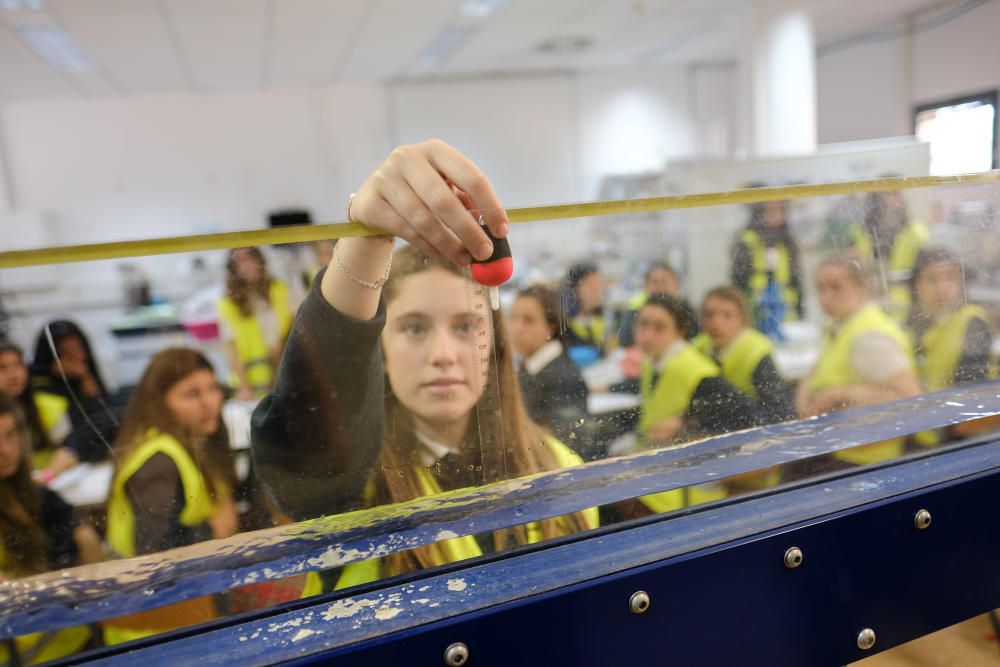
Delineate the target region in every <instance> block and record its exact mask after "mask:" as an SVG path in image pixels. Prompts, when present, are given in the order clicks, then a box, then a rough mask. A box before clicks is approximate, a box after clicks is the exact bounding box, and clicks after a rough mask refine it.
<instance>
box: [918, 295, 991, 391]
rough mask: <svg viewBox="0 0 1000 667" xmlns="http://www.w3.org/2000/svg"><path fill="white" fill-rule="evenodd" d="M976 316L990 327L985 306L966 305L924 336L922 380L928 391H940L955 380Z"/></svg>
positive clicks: (920, 362) (921, 366) (921, 345)
mask: <svg viewBox="0 0 1000 667" xmlns="http://www.w3.org/2000/svg"><path fill="white" fill-rule="evenodd" d="M973 319H980V320H982V321H983V322H985V323H986V326H987V327H988V326H989V325H990V319H989V316H988V315H987V314H986V310H985V309H983V308H982V307H980V306H975V305H972V304H965V305H964V306H962V307H961V308H959V309H957V310H956V311H955V312H953V313H952V314H951V315H949V316H948V317H947V318H945V320H944V321H942V322H938V323H937V324H935V325H934V326H932V327H930V328H929V329H927V331H926V332H924V335H923V336H921V338H920V347H919V349H920V351H921V353H922V354H921V357H920V360H919V370H920V380H921V382H923V385H924V388H926V389H927V391H939V390H941V389H946V388H948V387H950V386H952V385H953V384H954V383H955V370H956V369H957V368H958V362H959V360H960V359H961V358H962V348H963V347H964V344H965V334H966V331H967V330H968V328H969V323H970V322H971V321H972V320H973Z"/></svg>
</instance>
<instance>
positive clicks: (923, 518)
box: [913, 510, 931, 530]
mask: <svg viewBox="0 0 1000 667" xmlns="http://www.w3.org/2000/svg"><path fill="white" fill-rule="evenodd" d="M913 525H914V526H916V527H917V530H923V529H924V528H927V527H928V526H930V525H931V513H930V512H928V511H927V510H920V511H919V512H917V513H916V514H914V515H913Z"/></svg>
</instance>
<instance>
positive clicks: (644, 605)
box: [628, 591, 649, 614]
mask: <svg viewBox="0 0 1000 667" xmlns="http://www.w3.org/2000/svg"><path fill="white" fill-rule="evenodd" d="M628 608H629V611H631V612H632V613H633V614H645V613H646V611H647V610H648V609H649V594H648V593H646V591H636V592H635V593H632V597H630V598H629V599H628Z"/></svg>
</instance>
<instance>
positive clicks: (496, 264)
mask: <svg viewBox="0 0 1000 667" xmlns="http://www.w3.org/2000/svg"><path fill="white" fill-rule="evenodd" d="M513 274H514V259H513V258H511V257H501V258H499V259H495V260H493V261H492V262H484V263H482V264H480V263H478V262H474V263H473V264H472V277H473V278H475V280H476V282H477V283H479V284H480V285H486V286H487V287H499V286H500V285H503V284H504V283H505V282H507V281H508V280H510V277H511V276H512V275H513Z"/></svg>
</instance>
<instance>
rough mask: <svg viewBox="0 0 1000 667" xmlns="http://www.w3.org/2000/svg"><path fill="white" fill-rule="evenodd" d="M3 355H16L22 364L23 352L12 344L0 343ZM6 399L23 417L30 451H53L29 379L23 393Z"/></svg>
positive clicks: (0, 351) (26, 370) (0, 350)
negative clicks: (12, 403) (16, 406)
mask: <svg viewBox="0 0 1000 667" xmlns="http://www.w3.org/2000/svg"><path fill="white" fill-rule="evenodd" d="M4 354H14V355H17V358H18V361H19V362H20V363H22V364H23V363H24V351H23V350H22V349H21V348H20V347H18V346H17V345H15V344H14V343H8V342H0V355H4ZM24 370H25V373H27V372H28V369H27V366H25V369H24ZM7 398H8V399H10V400H11V401H13V402H15V403H17V404H18V406H20V408H21V414H22V415H23V416H24V426H25V428H26V429H27V432H28V435H29V436H30V442H31V450H32V451H34V452H40V451H48V450H51V449H55V445H54V443H53V442H52V440H51V438H49V434H48V433H47V432H46V431H45V427H44V426H42V416H41V414H39V412H38V406H37V405H36V404H35V389H34V387H32V386H31V378H30V377H29V378H28V382H27V383H26V384H25V386H24V391H22V392H21V393H20V394H19V395H18V396H8V397H7Z"/></svg>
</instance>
